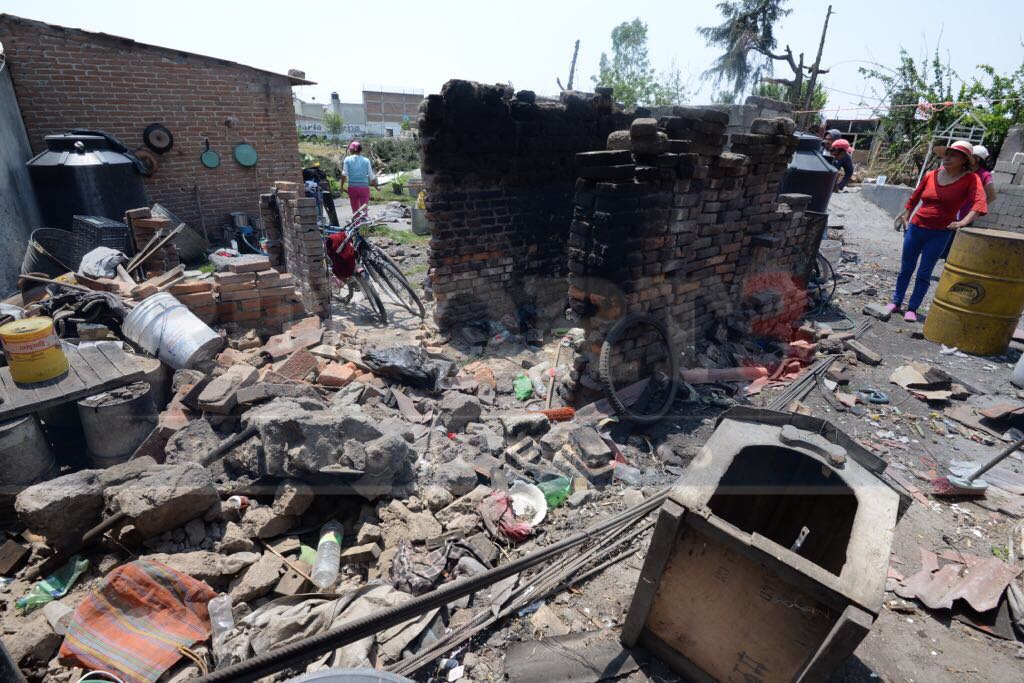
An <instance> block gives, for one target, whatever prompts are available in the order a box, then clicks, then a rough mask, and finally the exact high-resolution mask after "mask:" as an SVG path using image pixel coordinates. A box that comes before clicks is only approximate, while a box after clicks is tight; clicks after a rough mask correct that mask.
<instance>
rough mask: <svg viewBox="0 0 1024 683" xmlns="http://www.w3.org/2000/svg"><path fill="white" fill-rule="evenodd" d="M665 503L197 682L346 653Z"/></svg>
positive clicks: (657, 501) (253, 676) (246, 677)
mask: <svg viewBox="0 0 1024 683" xmlns="http://www.w3.org/2000/svg"><path fill="white" fill-rule="evenodd" d="M667 497H668V490H665V491H662V492H661V493H659V494H657V495H655V496H654V497H653V498H651V499H649V500H646V501H644V502H643V503H641V504H640V505H637V506H636V507H634V508H630V509H629V510H625V511H623V512H620V513H619V514H617V515H614V516H612V517H609V518H608V519H606V520H604V521H603V522H600V523H598V524H596V525H594V526H593V527H590V528H589V529H586V530H584V531H581V532H580V533H578V534H576V535H574V536H570V537H569V538H567V539H564V540H562V541H559V542H557V543H554V544H552V545H549V546H546V547H544V548H539V549H537V550H535V551H533V552H532V553H529V554H527V555H524V556H523V557H520V558H519V559H516V560H513V561H512V562H509V563H508V564H504V565H501V566H500V567H495V568H494V569H488V570H487V571H485V572H481V573H479V574H477V575H475V576H471V577H467V578H465V579H463V580H461V581H454V582H452V583H449V584H446V585H445V586H442V587H441V588H438V589H437V590H434V591H431V592H430V593H426V594H424V595H421V596H419V597H415V598H413V599H411V600H409V601H407V602H404V603H402V604H401V605H397V606H395V607H391V608H388V609H385V610H381V611H380V612H377V613H376V614H373V615H370V616H367V617H362V618H360V619H353V620H351V621H348V622H345V623H344V624H342V625H341V626H339V627H337V628H334V629H331V630H330V631H326V632H324V633H320V634H317V635H315V636H310V637H308V638H305V639H303V640H300V641H299V642H297V643H292V644H290V645H285V646H283V647H280V648H277V649H275V650H273V651H271V652H268V653H266V654H262V655H257V656H256V657H253V658H252V659H249V660H246V661H244V662H239V663H238V664H235V665H233V666H229V667H227V668H224V669H221V670H220V671H212V672H210V673H209V674H207V675H205V676H201V677H200V678H198V679H196V680H197V681H199V682H200V683H216V682H220V681H255V680H258V679H259V678H261V677H263V676H267V675H270V674H272V673H276V672H278V671H280V670H282V669H284V668H287V667H290V666H293V665H295V664H300V663H303V662H307V661H309V660H311V659H314V658H316V657H319V656H320V655H322V654H325V653H327V652H332V651H334V650H336V649H338V648H339V647H344V646H345V645H349V644H351V643H354V642H356V641H358V640H362V639H363V638H366V637H369V636H372V635H374V634H376V633H379V632H381V631H383V630H385V629H388V628H390V627H392V626H395V625H397V624H401V623H403V622H405V621H407V620H409V619H412V618H413V617H416V616H419V615H421V614H423V613H425V612H428V611H430V610H432V609H435V608H437V607H443V606H444V605H447V604H448V603H450V602H453V601H455V600H458V599H459V598H461V597H465V596H467V595H471V594H473V593H475V592H477V591H478V590H481V589H482V588H486V587H487V586H490V585H492V584H495V583H497V582H498V581H501V580H502V579H506V578H508V577H509V576H513V575H514V574H519V573H521V572H523V571H525V570H527V569H529V568H530V567H534V566H536V565H538V564H540V563H542V562H544V561H545V560H548V559H550V558H552V557H555V556H557V555H560V554H562V553H564V552H566V551H567V550H570V549H572V548H574V547H576V546H578V545H580V544H582V543H585V542H586V541H588V540H590V538H591V537H592V536H594V535H595V534H598V533H601V532H603V531H606V530H608V529H610V528H613V527H615V526H617V525H619V524H622V523H623V522H625V521H627V520H629V519H631V518H634V517H635V518H637V519H639V518H640V517H643V516H644V515H646V514H648V513H650V512H651V511H652V510H654V509H655V508H657V507H658V506H660V505H661V504H662V502H663V501H664V500H665V499H666V498H667Z"/></svg>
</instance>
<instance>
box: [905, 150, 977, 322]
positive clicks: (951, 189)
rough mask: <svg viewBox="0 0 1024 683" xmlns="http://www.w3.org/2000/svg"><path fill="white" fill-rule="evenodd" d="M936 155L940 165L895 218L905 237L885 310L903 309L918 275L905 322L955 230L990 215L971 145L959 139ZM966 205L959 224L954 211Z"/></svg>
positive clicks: (914, 313)
mask: <svg viewBox="0 0 1024 683" xmlns="http://www.w3.org/2000/svg"><path fill="white" fill-rule="evenodd" d="M935 153H936V154H937V155H938V156H941V157H942V165H941V166H939V168H937V169H936V170H934V171H930V172H929V173H927V174H925V176H924V178H922V179H921V182H920V184H918V186H917V189H915V190H914V193H913V194H912V195H910V199H909V200H908V201H907V204H906V208H905V210H904V211H903V214H902V215H901V216H899V217H898V218H897V219H896V226H897V229H903V228H906V235H905V236H904V238H903V255H902V259H901V263H900V273H899V275H898V276H897V277H896V290H895V291H894V292H893V295H892V303H890V304H889V305H888V306H887V310H888V311H889V312H890V313H891V312H893V311H896V310H898V309H899V308H900V307H901V306H902V305H903V297H904V296H905V295H906V293H907V287H909V286H910V279H911V278H912V277H913V276H914V272H915V271H917V279H916V280H915V281H914V291H913V292H911V294H910V301H908V302H907V312H906V313H905V314H904V316H903V319H904V320H906V321H907V322H916V321H917V309H918V308H919V307H920V306H921V303H922V302H923V301H924V297H925V295H926V294H927V293H928V288H929V286H931V277H932V271H933V270H934V269H935V264H936V263H938V261H939V258H940V257H941V256H942V252H943V251H944V250H945V249H946V245H948V244H949V241H950V240H951V239H953V233H954V231H956V230H958V229H960V228H962V227H964V226H965V225H970V224H971V222H972V221H973V220H974V219H975V217H977V216H978V215H981V214H985V213H987V212H988V202H987V201H986V198H985V189H984V188H983V187H982V185H981V180H980V179H979V178H978V175H977V174H976V173H974V168H975V165H976V158H975V156H974V147H973V146H972V145H971V143H969V142H967V141H966V140H957V141H956V142H954V143H953V144H952V145H950V146H949V147H945V146H938V147H936V148H935ZM918 203H920V206H918ZM965 204H969V206H970V210H969V211H968V212H967V214H966V215H965V216H964V217H963V218H962V219H959V220H958V219H957V212H958V211H959V210H960V207H962V206H964V205H965Z"/></svg>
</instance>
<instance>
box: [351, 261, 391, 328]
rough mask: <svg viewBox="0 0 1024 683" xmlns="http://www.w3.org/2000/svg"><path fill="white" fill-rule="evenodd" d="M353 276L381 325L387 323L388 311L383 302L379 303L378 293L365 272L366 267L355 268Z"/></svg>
mask: <svg viewBox="0 0 1024 683" xmlns="http://www.w3.org/2000/svg"><path fill="white" fill-rule="evenodd" d="M355 278H356V280H357V281H358V282H359V290H360V291H361V292H362V293H363V296H365V297H366V303H367V305H368V306H369V307H370V309H371V310H372V311H373V314H374V315H375V316H376V317H377V318H378V319H379V320H380V322H381V324H382V325H387V324H388V312H387V310H386V309H385V308H384V304H383V303H381V300H380V295H379V294H377V289H376V288H375V287H374V286H373V282H372V280H371V278H370V274H369V273H367V272H366V268H359V269H357V270H356V273H355Z"/></svg>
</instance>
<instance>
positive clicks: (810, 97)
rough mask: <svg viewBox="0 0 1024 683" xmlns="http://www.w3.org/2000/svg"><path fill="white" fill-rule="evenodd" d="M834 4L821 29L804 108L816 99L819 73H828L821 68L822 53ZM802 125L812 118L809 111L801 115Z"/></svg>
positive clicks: (809, 106)
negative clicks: (815, 90)
mask: <svg viewBox="0 0 1024 683" xmlns="http://www.w3.org/2000/svg"><path fill="white" fill-rule="evenodd" d="M832 14H833V12H832V5H829V6H828V12H826V13H825V25H824V26H823V27H822V29H821V42H820V43H818V56H817V57H816V58H815V59H814V64H812V65H811V77H810V79H809V80H808V81H807V99H806V101H805V102H804V107H803V108H804V110H805V111H806V110H809V109H810V108H811V102H813V101H814V88H815V87H816V86H817V85H818V74H822V73H828V70H824V71H823V70H822V69H821V53H822V52H824V51H825V34H826V33H828V20H829V19H830V18H831V17H832ZM800 118H801V122H802V127H803V128H806V127H807V122H808V121H810V120H811V115H810V114H809V113H805V114H801V115H800Z"/></svg>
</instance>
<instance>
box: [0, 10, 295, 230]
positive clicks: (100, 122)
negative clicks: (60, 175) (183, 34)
mask: <svg viewBox="0 0 1024 683" xmlns="http://www.w3.org/2000/svg"><path fill="white" fill-rule="evenodd" d="M0 42H3V45H4V49H5V51H6V53H7V66H8V68H10V72H11V77H12V79H13V81H14V89H15V94H16V95H17V98H18V103H19V105H20V106H21V114H22V118H23V119H24V121H25V128H26V130H27V131H28V136H29V140H30V142H31V145H32V150H33V152H34V153H37V152H39V151H41V150H42V149H43V148H44V147H45V145H44V143H43V138H44V137H45V136H47V135H50V134H53V133H61V132H64V131H67V130H70V129H72V128H88V129H92V130H103V131H106V132H108V133H112V134H113V135H115V136H117V137H118V138H120V139H121V141H122V142H124V143H125V144H126V145H128V146H129V147H130V148H132V149H136V148H140V147H143V143H142V131H143V129H145V127H146V126H147V125H149V124H150V123H162V124H163V125H165V126H167V127H168V128H169V129H170V130H171V133H172V134H173V135H174V147H173V148H172V149H171V150H170V151H169V152H166V153H165V154H163V155H160V157H159V159H160V166H159V168H158V169H157V171H156V173H154V174H153V175H152V176H151V177H149V178H146V179H145V184H146V191H147V193H148V195H149V199H150V201H151V202H160V203H161V204H164V205H165V206H166V207H167V208H169V209H170V210H171V211H173V212H174V213H175V214H177V215H178V217H179V218H181V219H182V220H184V221H186V222H188V223H189V224H190V225H193V226H194V227H195V228H196V229H199V228H200V225H201V223H200V216H199V210H198V207H197V203H196V195H195V190H194V188H195V187H196V186H198V187H199V193H200V198H201V202H202V212H203V218H204V219H205V221H206V227H207V230H209V231H210V234H211V237H213V236H218V235H219V234H220V228H221V226H222V225H223V224H224V223H226V222H228V220H229V216H228V214H229V212H231V211H245V212H247V213H249V215H250V216H253V217H258V216H259V196H260V192H265V191H266V188H267V187H270V186H272V185H273V183H274V181H277V180H290V181H295V182H300V181H301V164H300V160H299V153H298V145H297V141H296V133H295V113H294V110H293V109H292V91H291V84H290V82H289V80H288V79H287V78H286V77H284V76H277V75H274V74H269V73H266V72H262V71H258V70H256V69H252V68H250V67H246V66H242V65H238V64H230V63H225V62H222V61H219V60H216V59H211V58H205V57H201V56H197V55H191V54H185V53H179V52H174V51H172V50H166V49H160V48H154V47H151V46H146V45H139V44H137V43H134V42H132V41H130V40H126V39H122V38H117V37H114V36H106V35H99V34H88V33H85V32H82V31H77V30H74V29H63V28H61V27H57V26H50V25H48V24H42V23H39V22H32V21H27V20H22V19H18V18H16V17H11V16H8V15H0ZM229 117H231V118H233V119H237V122H235V123H234V124H233V125H231V126H227V125H225V121H226V120H228V119H229ZM204 138H209V140H210V148H211V149H213V150H216V151H217V152H218V153H219V154H220V158H221V166H220V167H219V168H216V169H207V168H205V167H204V166H202V165H201V164H200V163H199V155H200V154H201V153H202V151H203V149H204V144H203V139H204ZM241 142H248V143H250V144H251V145H253V146H254V147H255V148H256V151H257V152H258V153H259V156H260V158H259V162H258V163H257V165H256V166H255V167H253V168H244V167H242V166H239V165H238V164H237V163H236V162H235V160H234V158H233V157H232V154H231V152H232V149H233V148H234V146H235V145H237V144H238V143H241Z"/></svg>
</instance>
